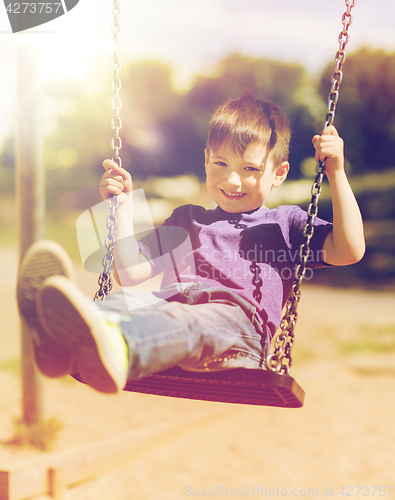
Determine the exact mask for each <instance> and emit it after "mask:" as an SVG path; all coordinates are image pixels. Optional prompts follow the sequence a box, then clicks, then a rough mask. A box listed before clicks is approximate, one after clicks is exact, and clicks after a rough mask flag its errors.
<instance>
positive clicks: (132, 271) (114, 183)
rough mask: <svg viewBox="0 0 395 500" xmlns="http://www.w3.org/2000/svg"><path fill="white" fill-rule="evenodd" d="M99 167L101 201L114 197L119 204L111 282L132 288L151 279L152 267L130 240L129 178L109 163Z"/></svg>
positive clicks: (132, 230)
mask: <svg viewBox="0 0 395 500" xmlns="http://www.w3.org/2000/svg"><path fill="white" fill-rule="evenodd" d="M103 167H104V168H105V169H106V172H105V173H104V174H103V176H102V179H101V182H100V194H101V195H102V197H103V199H105V200H107V199H109V198H110V197H111V195H115V196H118V202H119V207H118V209H117V211H116V218H117V226H116V228H115V229H114V237H115V242H116V243H115V247H114V250H113V255H114V278H115V281H116V282H117V283H118V284H119V285H120V286H124V287H127V286H135V285H138V284H139V283H142V282H144V281H146V280H147V279H149V278H150V277H151V275H152V266H151V263H150V262H149V261H148V260H147V259H146V258H145V257H144V255H143V254H142V253H141V252H140V249H139V245H138V243H137V240H136V239H135V237H134V227H133V197H132V189H133V184H132V178H131V176H130V174H129V172H127V171H126V170H125V169H123V168H122V167H119V166H118V165H117V163H115V162H113V161H112V160H105V161H104V162H103Z"/></svg>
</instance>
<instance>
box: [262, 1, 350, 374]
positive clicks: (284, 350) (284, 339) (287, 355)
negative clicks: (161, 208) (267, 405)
mask: <svg viewBox="0 0 395 500" xmlns="http://www.w3.org/2000/svg"><path fill="white" fill-rule="evenodd" d="M355 2H356V0H346V2H345V3H346V7H347V11H346V12H345V13H344V14H343V17H342V21H343V30H342V31H341V32H340V34H339V44H340V45H339V50H338V51H337V53H336V57H335V62H336V66H335V71H334V73H333V75H332V83H331V91H330V93H329V96H328V107H327V113H326V117H325V125H324V129H325V128H326V127H328V126H329V125H332V123H333V120H334V118H335V110H336V105H337V102H338V99H339V87H340V84H341V82H342V80H343V72H342V67H343V64H344V61H345V60H346V52H345V47H346V45H347V43H348V42H349V39H350V35H349V32H348V30H349V27H350V25H351V23H352V15H351V9H352V8H353V7H354V6H355ZM324 173H325V161H323V162H321V161H319V162H318V163H317V166H316V177H315V179H314V183H313V186H312V189H311V202H310V205H309V207H308V209H307V221H306V225H305V227H304V230H303V237H304V239H303V242H302V244H301V246H300V248H299V264H298V266H297V267H296V269H295V278H294V283H293V286H292V289H291V293H290V296H289V299H288V300H287V303H286V305H285V314H284V317H283V319H282V321H281V324H280V329H281V331H280V333H279V334H278V336H277V337H276V340H275V345H274V352H273V353H272V354H270V355H269V356H268V357H267V360H266V368H267V369H269V370H272V371H274V372H278V373H283V374H287V375H288V374H289V372H290V369H291V366H292V354H291V351H292V346H293V343H294V340H295V333H294V331H295V326H296V321H297V318H298V313H297V307H298V304H299V301H300V286H301V284H302V281H303V278H304V276H305V274H306V263H307V259H308V257H309V254H310V241H311V238H312V237H313V234H314V221H315V219H316V217H317V214H318V200H319V197H320V195H321V190H322V181H323V179H324Z"/></svg>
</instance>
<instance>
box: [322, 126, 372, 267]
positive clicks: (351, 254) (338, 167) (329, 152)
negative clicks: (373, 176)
mask: <svg viewBox="0 0 395 500" xmlns="http://www.w3.org/2000/svg"><path fill="white" fill-rule="evenodd" d="M313 144H314V147H315V149H316V154H315V159H316V161H318V160H320V161H323V160H326V162H325V172H326V175H327V177H328V181H329V184H330V187H331V196H332V207H333V229H332V231H331V232H330V233H329V234H328V236H327V237H326V240H325V243H324V246H323V250H324V252H325V253H324V255H325V257H324V260H325V262H327V263H328V264H333V265H337V266H346V265H348V264H354V263H356V262H358V261H360V260H361V259H362V257H363V255H364V253H365V237H364V230H363V222H362V217H361V212H360V210H359V207H358V204H357V201H356V199H355V196H354V193H353V192H352V189H351V187H350V184H349V182H348V179H347V176H346V173H345V170H344V153H343V140H342V139H341V138H340V137H339V135H338V133H337V130H336V129H335V127H333V126H332V125H331V126H329V127H327V128H326V129H325V130H324V131H323V133H322V135H321V136H314V138H313Z"/></svg>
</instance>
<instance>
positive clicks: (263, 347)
mask: <svg viewBox="0 0 395 500" xmlns="http://www.w3.org/2000/svg"><path fill="white" fill-rule="evenodd" d="M169 291H170V292H171V293H169ZM169 295H170V296H171V297H170V298H169ZM162 297H166V300H164V299H163V298H162ZM131 303H133V304H134V310H132V311H131V310H130V307H129V308H128V304H131ZM95 306H96V307H98V308H99V309H100V310H101V311H103V313H102V314H104V315H105V316H106V317H108V318H109V319H110V318H111V317H113V318H114V319H115V320H117V321H118V322H119V324H120V326H121V329H122V333H123V336H124V338H125V340H126V343H127V345H128V347H129V375H128V379H129V380H133V379H136V378H141V377H144V376H146V375H149V374H151V373H155V372H158V371H161V370H165V369H167V368H170V367H172V366H180V367H182V368H184V369H186V370H192V371H201V370H224V369H229V368H236V367H243V368H263V367H264V361H265V356H266V351H267V340H266V335H265V334H263V333H262V327H261V326H260V324H259V322H258V320H257V318H256V313H255V308H254V306H253V305H252V304H250V303H249V302H247V301H246V300H244V299H243V298H242V297H239V296H238V295H236V294H234V293H232V292H230V291H227V290H224V289H223V288H220V287H211V286H207V285H205V284H204V283H186V284H185V283H181V284H175V285H171V286H170V287H167V289H164V290H161V291H159V292H142V291H140V290H133V289H130V288H125V289H123V290H122V291H120V292H116V293H113V294H112V295H109V296H108V297H107V298H106V299H105V300H104V301H102V302H96V303H95Z"/></svg>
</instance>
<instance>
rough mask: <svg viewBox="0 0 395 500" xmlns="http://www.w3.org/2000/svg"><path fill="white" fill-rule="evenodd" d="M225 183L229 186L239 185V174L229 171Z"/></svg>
mask: <svg viewBox="0 0 395 500" xmlns="http://www.w3.org/2000/svg"><path fill="white" fill-rule="evenodd" d="M226 184H227V185H228V186H229V187H240V186H241V180H240V177H239V175H238V174H237V173H236V172H231V173H230V174H229V175H228V177H227V179H226Z"/></svg>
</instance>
